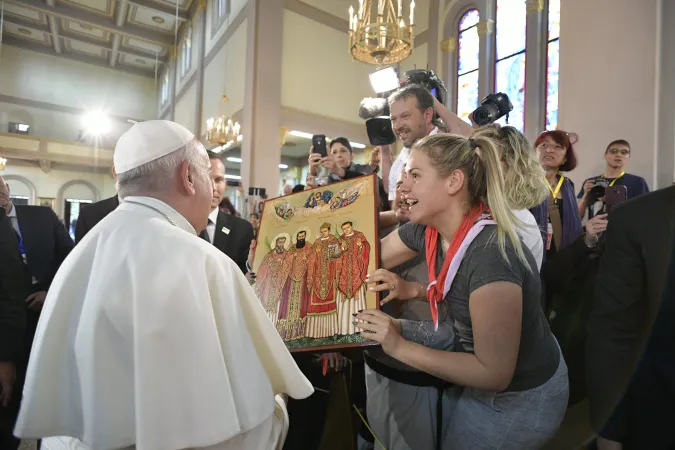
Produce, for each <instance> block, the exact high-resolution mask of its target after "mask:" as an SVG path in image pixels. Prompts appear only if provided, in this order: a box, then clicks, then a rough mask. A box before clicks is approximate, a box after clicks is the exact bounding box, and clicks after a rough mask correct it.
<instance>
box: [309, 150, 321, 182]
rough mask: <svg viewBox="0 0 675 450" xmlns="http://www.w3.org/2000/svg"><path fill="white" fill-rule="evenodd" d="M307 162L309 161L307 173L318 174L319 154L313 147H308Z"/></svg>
mask: <svg viewBox="0 0 675 450" xmlns="http://www.w3.org/2000/svg"><path fill="white" fill-rule="evenodd" d="M307 162H309V173H310V174H311V175H314V176H316V175H318V174H319V166H320V165H321V155H320V154H319V153H314V147H313V146H312V147H310V148H309V158H308V159H307Z"/></svg>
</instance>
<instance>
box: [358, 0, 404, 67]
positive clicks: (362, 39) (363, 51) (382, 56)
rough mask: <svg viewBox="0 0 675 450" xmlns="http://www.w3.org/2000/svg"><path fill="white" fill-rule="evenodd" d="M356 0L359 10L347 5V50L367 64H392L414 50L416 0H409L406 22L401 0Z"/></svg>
mask: <svg viewBox="0 0 675 450" xmlns="http://www.w3.org/2000/svg"><path fill="white" fill-rule="evenodd" d="M397 3H398V4H397V8H395V7H394V0H359V9H358V12H354V7H353V6H350V7H349V51H350V53H351V54H352V56H353V57H354V59H356V60H358V61H362V62H364V63H368V64H375V65H386V64H395V63H398V62H401V61H403V60H404V59H406V58H407V57H408V56H410V54H411V53H412V50H413V38H414V34H413V28H414V26H415V25H414V12H415V1H414V0H412V1H411V2H410V14H409V16H408V17H409V20H408V24H407V25H406V21H405V19H404V18H403V0H397Z"/></svg>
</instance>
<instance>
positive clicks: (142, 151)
mask: <svg viewBox="0 0 675 450" xmlns="http://www.w3.org/2000/svg"><path fill="white" fill-rule="evenodd" d="M194 138H195V135H194V134H192V133H191V132H190V131H189V130H188V129H187V128H185V127H184V126H182V125H179V124H177V123H176V122H171V121H169V120H146V121H145V122H139V123H137V124H135V125H134V126H132V127H131V128H130V129H129V131H127V132H126V133H124V134H123V135H122V137H120V138H119V140H118V141H117V145H116V146H115V153H114V155H113V163H114V164H115V171H116V172H117V173H124V172H126V171H128V170H131V169H135V168H136V167H140V166H142V165H143V164H147V163H149V162H151V161H154V160H156V159H159V158H161V157H162V156H166V155H168V154H169V153H172V152H175V151H176V150H178V149H179V148H181V147H184V146H185V145H187V144H188V143H189V142H190V141H192V140H193V139H194Z"/></svg>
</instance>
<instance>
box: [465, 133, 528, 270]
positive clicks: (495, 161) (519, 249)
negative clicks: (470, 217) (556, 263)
mask: <svg viewBox="0 0 675 450" xmlns="http://www.w3.org/2000/svg"><path fill="white" fill-rule="evenodd" d="M472 141H473V142H475V145H476V147H478V148H477V149H476V153H477V158H478V161H479V165H480V166H482V169H483V170H482V174H474V178H476V177H477V176H479V177H480V178H481V179H480V180H479V181H478V182H477V183H474V180H472V179H471V177H470V179H469V190H470V191H473V192H470V194H471V196H472V197H474V195H476V194H478V195H480V194H479V192H480V191H483V192H485V194H486V198H485V200H486V203H487V205H488V207H489V208H490V212H491V213H492V217H493V218H494V219H495V222H497V243H498V245H499V250H500V251H501V253H502V256H503V257H504V259H506V260H507V261H508V256H507V255H506V238H507V237H508V239H509V240H510V241H511V244H512V245H513V248H514V249H515V251H516V254H517V255H518V259H520V260H521V261H522V262H523V263H524V264H525V267H529V263H528V262H527V258H526V257H525V253H524V252H523V246H522V244H521V241H520V236H519V235H518V232H517V231H516V227H515V223H516V222H517V219H516V217H515V216H514V214H513V212H512V211H511V208H510V207H509V205H508V201H507V198H506V194H505V192H504V174H503V171H502V165H501V159H500V157H499V149H498V148H497V144H496V143H495V141H493V140H492V139H488V138H486V137H482V136H476V137H474V138H473V139H472ZM481 175H482V176H481ZM479 185H482V186H480V187H479Z"/></svg>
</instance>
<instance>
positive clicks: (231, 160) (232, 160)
mask: <svg viewBox="0 0 675 450" xmlns="http://www.w3.org/2000/svg"><path fill="white" fill-rule="evenodd" d="M227 160H228V161H229V162H233V163H241V161H242V159H241V158H235V157H234V156H228V157H227Z"/></svg>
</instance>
